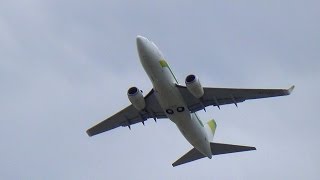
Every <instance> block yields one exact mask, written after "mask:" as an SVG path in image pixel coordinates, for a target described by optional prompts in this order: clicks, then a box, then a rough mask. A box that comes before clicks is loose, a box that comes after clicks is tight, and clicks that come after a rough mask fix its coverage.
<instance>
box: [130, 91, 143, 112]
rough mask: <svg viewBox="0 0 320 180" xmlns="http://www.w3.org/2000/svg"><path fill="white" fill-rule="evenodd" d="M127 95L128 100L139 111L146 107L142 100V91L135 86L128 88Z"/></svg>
mask: <svg viewBox="0 0 320 180" xmlns="http://www.w3.org/2000/svg"><path fill="white" fill-rule="evenodd" d="M127 95H128V98H129V101H130V102H131V103H132V105H133V106H134V107H135V108H136V109H137V110H139V111H141V110H143V109H144V108H145V107H146V102H145V100H144V97H143V95H142V92H141V91H140V90H139V89H138V88H137V87H131V88H129V89H128V92H127Z"/></svg>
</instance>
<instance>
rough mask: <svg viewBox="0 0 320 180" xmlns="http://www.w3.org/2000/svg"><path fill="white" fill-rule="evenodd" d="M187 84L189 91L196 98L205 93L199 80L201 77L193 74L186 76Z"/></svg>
mask: <svg viewBox="0 0 320 180" xmlns="http://www.w3.org/2000/svg"><path fill="white" fill-rule="evenodd" d="M185 83H186V86H187V89H188V90H189V92H190V93H191V94H192V95H193V96H194V97H196V98H198V99H199V98H201V97H202V96H203V94H204V90H203V87H202V86H201V83H200V81H199V78H198V77H197V76H195V75H193V74H190V75H188V76H187V77H186V81H185Z"/></svg>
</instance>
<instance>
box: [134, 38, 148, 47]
mask: <svg viewBox="0 0 320 180" xmlns="http://www.w3.org/2000/svg"><path fill="white" fill-rule="evenodd" d="M146 40H147V39H146V38H145V37H143V36H137V39H136V41H137V47H138V49H139V50H141V49H144V46H145V43H146Z"/></svg>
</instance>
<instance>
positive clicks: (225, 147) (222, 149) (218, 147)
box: [172, 143, 256, 167]
mask: <svg viewBox="0 0 320 180" xmlns="http://www.w3.org/2000/svg"><path fill="white" fill-rule="evenodd" d="M210 147H211V152H212V155H219V154H228V153H235V152H242V151H252V150H256V148H255V147H250V146H239V145H232V144H221V143H210ZM204 157H206V156H204V155H203V154H202V153H201V152H199V151H198V150H197V149H196V148H193V149H191V150H190V151H189V152H187V154H185V155H183V156H182V157H181V158H180V159H178V160H177V161H176V162H174V163H173V164H172V166H173V167H175V166H178V165H181V164H185V163H188V162H191V161H195V160H198V159H201V158H204Z"/></svg>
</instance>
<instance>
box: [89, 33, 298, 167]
mask: <svg viewBox="0 0 320 180" xmlns="http://www.w3.org/2000/svg"><path fill="white" fill-rule="evenodd" d="M136 45H137V50H138V54H139V58H140V62H141V64H142V66H143V68H144V70H145V72H146V73H147V75H148V77H149V79H150V80H151V82H152V85H153V88H152V89H151V91H150V92H149V93H148V94H147V95H146V96H143V94H142V91H141V90H140V89H138V88H137V87H130V88H129V89H128V91H127V96H128V99H129V101H130V102H131V105H129V106H127V107H126V108H124V109H123V110H121V111H120V112H118V113H116V114H115V115H113V116H111V117H109V118H107V119H106V120H104V121H102V122H100V123H98V124H97V125H95V126H93V127H92V128H90V129H88V130H87V134H88V135H89V136H94V135H97V134H99V133H102V132H105V131H109V130H112V129H114V128H117V127H121V126H122V127H128V128H129V129H131V125H133V124H136V123H142V124H143V125H144V124H145V121H146V120H147V119H150V118H153V119H154V121H157V119H163V118H169V119H170V120H171V121H172V122H173V123H175V124H176V126H177V127H178V129H179V130H180V132H181V133H182V135H183V136H184V137H185V138H186V139H187V141H188V142H189V143H190V144H191V145H192V146H193V148H192V149H191V150H190V151H189V152H187V153H186V154H185V155H183V156H182V157H181V158H179V159H178V160H177V161H175V162H174V163H173V164H172V166H173V167H175V166H178V165H181V164H185V163H188V162H191V161H194V160H198V159H201V158H205V157H208V158H209V159H211V158H212V156H213V155H219V154H227V153H235V152H242V151H252V150H256V148H255V147H250V146H240V145H232V144H222V143H216V142H212V140H213V137H214V134H215V131H216V128H217V124H216V122H215V120H214V119H212V120H210V121H208V122H207V123H203V122H202V121H201V120H200V119H199V116H198V115H197V113H196V112H197V111H200V110H206V109H205V108H206V107H207V106H217V107H218V108H219V109H220V106H222V105H226V104H235V105H236V106H238V103H240V102H243V101H245V100H249V99H259V98H268V97H275V96H285V95H289V94H290V93H291V92H292V90H293V89H294V86H291V87H290V88H289V89H239V88H215V87H202V85H201V83H200V80H199V78H198V77H197V76H196V75H194V74H190V75H188V76H187V77H186V78H185V86H184V85H181V84H179V83H178V80H177V78H176V76H175V75H174V74H173V72H172V70H171V68H170V66H169V65H168V63H167V61H166V60H165V58H164V56H163V54H162V53H161V51H160V50H159V48H158V47H157V46H156V45H155V44H154V43H153V42H152V41H150V40H148V39H147V38H145V37H143V36H137V37H136Z"/></svg>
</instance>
